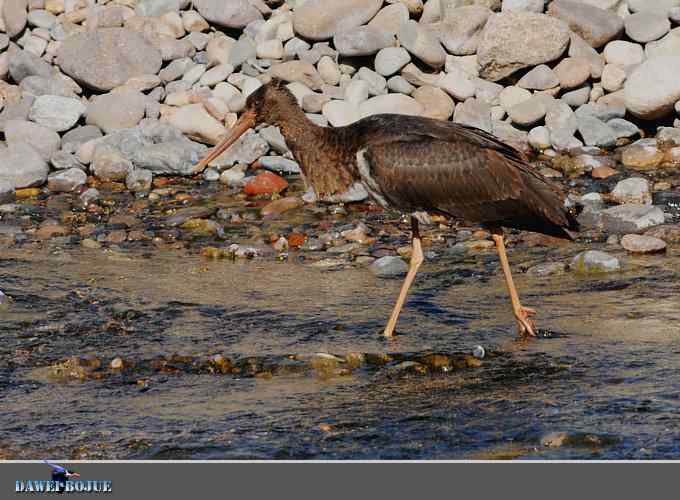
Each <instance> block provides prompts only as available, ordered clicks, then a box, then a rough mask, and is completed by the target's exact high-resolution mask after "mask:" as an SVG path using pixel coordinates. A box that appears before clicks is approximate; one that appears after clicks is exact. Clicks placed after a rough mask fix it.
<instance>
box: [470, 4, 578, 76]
mask: <svg viewBox="0 0 680 500" xmlns="http://www.w3.org/2000/svg"><path fill="white" fill-rule="evenodd" d="M519 34H521V36H520V35H519ZM568 45H569V28H568V27H567V25H566V24H565V23H563V22H562V21H560V20H558V19H555V18H552V17H549V16H546V15H544V14H535V13H532V12H503V13H501V14H497V15H495V16H492V17H491V18H490V19H489V21H488V22H487V23H486V26H485V28H484V30H483V31H482V34H481V40H480V43H479V49H478V51H477V55H478V58H479V65H480V66H481V70H480V76H481V77H482V78H485V79H488V80H491V81H498V80H501V79H502V78H505V77H506V76H509V75H511V74H512V73H514V72H515V71H517V70H519V69H522V68H527V67H530V66H535V65H538V64H543V63H547V62H550V61H554V60H555V59H557V58H558V57H560V56H561V55H562V54H563V53H564V51H565V50H566V48H567V46H568Z"/></svg>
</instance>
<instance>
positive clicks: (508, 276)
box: [492, 229, 536, 337]
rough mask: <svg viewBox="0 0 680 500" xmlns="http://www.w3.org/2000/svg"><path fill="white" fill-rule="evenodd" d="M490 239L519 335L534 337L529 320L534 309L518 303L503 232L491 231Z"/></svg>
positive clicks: (534, 332)
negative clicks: (492, 242)
mask: <svg viewBox="0 0 680 500" xmlns="http://www.w3.org/2000/svg"><path fill="white" fill-rule="evenodd" d="M492 232H493V234H492V237H493V240H494V242H495V243H496V249H497V250H498V257H499V258H500V260H501V267H502V268H503V274H504V275H505V284H506V285H507V286H508V292H510V300H512V311H513V313H514V314H515V319H516V320H517V326H518V327H519V333H520V335H522V336H531V337H535V336H536V331H535V327H534V323H533V321H531V319H529V317H530V316H533V315H534V314H536V311H535V310H534V309H531V308H529V307H522V304H521V303H520V301H519V295H518V294H517V289H516V288H515V283H514V281H513V280H512V273H511V272H510V263H509V262H508V254H507V253H506V252H505V242H504V241H503V232H502V231H501V230H500V229H499V230H494V231H492Z"/></svg>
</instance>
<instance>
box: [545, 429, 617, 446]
mask: <svg viewBox="0 0 680 500" xmlns="http://www.w3.org/2000/svg"><path fill="white" fill-rule="evenodd" d="M618 442H619V440H618V439H617V438H615V437H613V436H606V435H597V434H588V433H584V432H573V433H567V432H552V433H550V434H547V435H546V436H544V437H542V438H541V445H542V446H546V447H549V448H562V447H565V446H574V447H587V448H601V447H603V446H611V445H613V444H616V443H618Z"/></svg>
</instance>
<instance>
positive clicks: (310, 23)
mask: <svg viewBox="0 0 680 500" xmlns="http://www.w3.org/2000/svg"><path fill="white" fill-rule="evenodd" d="M382 4H383V2H382V0H343V1H342V2H338V1H337V0H307V1H306V2H305V3H304V4H302V6H300V7H298V8H297V9H295V17H294V18H293V27H294V29H295V32H296V33H297V34H298V35H300V36H301V37H303V38H307V39H309V40H328V39H329V38H332V37H333V36H334V35H335V34H336V33H341V32H343V31H347V30H349V29H352V28H356V27H357V26H361V25H362V24H365V23H366V22H367V21H369V20H370V19H371V18H372V17H373V16H375V15H376V13H377V12H378V10H380V7H382Z"/></svg>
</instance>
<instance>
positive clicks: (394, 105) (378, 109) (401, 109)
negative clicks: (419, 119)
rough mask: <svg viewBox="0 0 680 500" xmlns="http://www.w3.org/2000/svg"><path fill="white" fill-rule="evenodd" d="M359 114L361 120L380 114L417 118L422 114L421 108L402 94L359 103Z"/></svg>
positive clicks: (413, 100)
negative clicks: (413, 116)
mask: <svg viewBox="0 0 680 500" xmlns="http://www.w3.org/2000/svg"><path fill="white" fill-rule="evenodd" d="M359 113H360V115H361V117H362V118H365V117H367V116H371V115H377V114H381V113H397V114H400V115H415V116H419V115H421V114H422V113H423V106H422V104H420V103H419V102H418V101H416V100H415V99H413V98H412V97H409V96H405V95H402V94H387V95H381V96H376V97H372V98H371V99H369V100H367V101H365V102H363V103H361V105H360V106H359Z"/></svg>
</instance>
